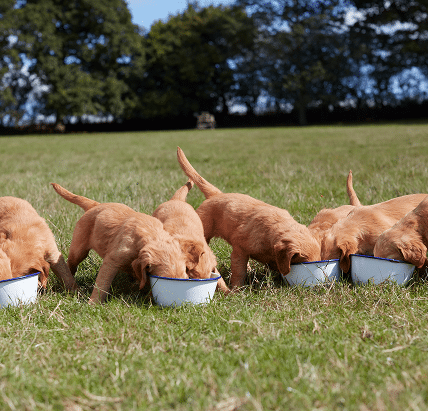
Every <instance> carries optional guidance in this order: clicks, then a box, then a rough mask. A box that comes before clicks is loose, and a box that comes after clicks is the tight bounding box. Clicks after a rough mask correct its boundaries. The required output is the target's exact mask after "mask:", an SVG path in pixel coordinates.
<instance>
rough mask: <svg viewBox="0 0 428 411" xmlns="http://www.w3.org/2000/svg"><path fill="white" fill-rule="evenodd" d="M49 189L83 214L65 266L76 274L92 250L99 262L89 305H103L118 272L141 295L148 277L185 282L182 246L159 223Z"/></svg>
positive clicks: (128, 210)
mask: <svg viewBox="0 0 428 411" xmlns="http://www.w3.org/2000/svg"><path fill="white" fill-rule="evenodd" d="M52 186H53V188H54V189H55V191H56V192H57V193H58V194H59V195H60V196H61V197H63V198H65V199H66V200H68V201H70V202H71V203H74V204H77V205H78V206H80V207H81V208H83V210H84V211H85V214H83V216H82V217H81V218H80V220H79V221H78V222H77V224H76V227H75V229H74V232H73V238H72V240H71V245H70V252H69V255H68V260H67V264H68V266H69V268H70V270H71V273H72V274H73V275H74V274H75V273H76V270H77V266H78V265H79V263H80V262H81V261H83V260H84V259H85V258H86V257H87V255H88V253H89V251H90V250H91V249H93V250H94V251H95V252H96V253H97V254H98V255H99V256H100V257H102V258H103V263H102V265H101V268H100V270H99V272H98V275H97V278H96V281H95V286H94V290H93V292H92V295H91V297H90V299H89V303H92V304H93V303H101V302H103V301H104V300H105V299H106V296H107V294H108V291H109V289H110V286H111V283H112V281H113V279H114V277H115V276H116V274H117V273H118V271H123V272H126V273H129V274H133V275H134V276H135V277H136V278H137V279H138V280H139V282H140V289H142V288H143V287H144V285H145V284H146V281H147V276H146V273H147V272H150V273H152V274H154V275H157V276H162V277H171V278H189V277H188V275H187V274H186V263H185V258H184V255H183V253H182V251H181V247H180V244H179V243H178V241H177V240H176V239H175V238H173V237H172V236H171V235H170V234H169V233H168V232H167V231H165V230H164V228H163V225H162V223H161V222H160V221H159V220H158V219H157V218H155V217H152V216H149V215H147V214H144V213H138V212H137V211H134V210H133V209H131V208H130V207H128V206H126V205H124V204H119V203H98V202H97V201H94V200H91V199H89V198H86V197H83V196H79V195H75V194H73V193H71V192H70V191H67V190H66V189H65V188H63V187H61V186H60V185H59V184H55V183H52Z"/></svg>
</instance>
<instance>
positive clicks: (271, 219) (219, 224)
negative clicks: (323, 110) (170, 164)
mask: <svg viewBox="0 0 428 411" xmlns="http://www.w3.org/2000/svg"><path fill="white" fill-rule="evenodd" d="M177 158H178V162H179V163H180V166H181V168H182V169H183V171H184V173H185V174H186V175H187V176H188V177H189V178H190V179H191V180H192V181H193V182H194V183H195V184H196V185H197V186H198V187H199V189H200V190H201V191H202V193H203V194H204V195H205V198H206V200H204V201H203V202H202V204H201V205H200V206H199V207H198V209H197V210H196V212H197V213H198V215H199V217H200V218H201V221H202V225H203V227H204V234H205V238H206V240H207V242H208V243H209V241H210V240H211V238H213V237H220V238H222V239H224V240H226V241H227V242H228V243H229V244H230V245H231V246H232V249H233V250H232V255H231V271H232V274H231V278H230V286H231V288H232V289H233V290H235V289H237V288H239V287H241V286H242V285H243V284H244V281H245V277H246V274H247V263H248V260H249V258H252V259H254V260H257V261H259V262H261V263H266V264H269V265H270V266H271V267H272V268H275V269H277V270H278V271H279V272H280V273H282V274H288V273H289V272H290V264H291V263H298V262H304V261H313V260H319V259H320V245H319V244H318V242H317V240H316V239H315V238H314V237H313V235H312V234H311V233H310V231H309V230H308V228H307V227H306V226H304V225H302V224H299V223H298V222H297V221H295V220H294V219H293V217H291V215H290V214H289V213H288V211H286V210H284V209H281V208H278V207H274V206H272V205H269V204H266V203H264V202H263V201H260V200H256V199H255V198H252V197H250V196H248V195H245V194H238V193H223V192H222V191H220V190H219V189H218V188H217V187H215V186H213V185H212V184H211V183H209V182H208V181H207V180H205V179H204V178H202V177H201V176H200V175H199V174H198V173H197V172H196V170H195V169H194V168H193V167H192V165H191V164H190V163H189V161H188V160H187V158H186V156H185V155H184V153H183V151H182V150H181V149H180V147H178V149H177Z"/></svg>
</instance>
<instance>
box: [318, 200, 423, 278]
mask: <svg viewBox="0 0 428 411" xmlns="http://www.w3.org/2000/svg"><path fill="white" fill-rule="evenodd" d="M425 197H426V194H410V195H406V196H402V197H397V198H393V199H391V200H388V201H384V202H382V203H378V204H373V205H369V206H360V207H356V208H355V209H354V210H352V211H351V212H350V213H349V214H348V215H347V217H345V218H343V219H341V220H339V221H338V222H337V223H336V224H334V225H333V226H332V227H331V229H330V230H328V232H327V233H326V235H325V241H324V243H323V246H322V248H321V256H322V258H323V259H326V260H328V259H333V258H339V259H340V268H341V269H342V270H343V272H345V273H347V272H348V271H349V268H350V259H349V256H350V254H364V255H373V249H374V246H375V243H376V241H377V239H378V237H379V236H380V235H381V234H382V233H383V232H384V231H385V230H387V229H389V228H391V227H392V226H393V225H394V224H395V223H396V222H397V221H398V220H400V219H401V218H403V217H404V216H405V215H406V214H407V213H408V212H409V211H411V210H413V209H414V208H415V207H416V206H417V205H418V204H419V203H420V202H421V201H422V200H423V199H424V198H425Z"/></svg>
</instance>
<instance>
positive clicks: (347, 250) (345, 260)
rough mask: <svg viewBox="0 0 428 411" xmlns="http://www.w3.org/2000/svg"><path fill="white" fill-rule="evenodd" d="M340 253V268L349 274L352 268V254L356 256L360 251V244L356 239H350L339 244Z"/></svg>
mask: <svg viewBox="0 0 428 411" xmlns="http://www.w3.org/2000/svg"><path fill="white" fill-rule="evenodd" d="M337 247H338V248H339V251H340V257H339V266H340V268H341V270H342V271H343V272H344V273H348V272H349V270H350V268H351V259H350V257H349V256H350V255H351V254H356V253H357V251H358V243H357V240H356V238H354V237H349V238H347V239H345V240H343V241H341V242H338V243H337Z"/></svg>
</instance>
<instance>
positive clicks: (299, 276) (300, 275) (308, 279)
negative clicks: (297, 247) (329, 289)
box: [282, 259, 342, 287]
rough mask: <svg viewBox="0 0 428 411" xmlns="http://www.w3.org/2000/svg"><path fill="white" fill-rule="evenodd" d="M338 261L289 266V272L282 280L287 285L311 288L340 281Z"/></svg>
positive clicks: (311, 262)
mask: <svg viewBox="0 0 428 411" xmlns="http://www.w3.org/2000/svg"><path fill="white" fill-rule="evenodd" d="M341 273H342V271H341V269H340V267H339V260H338V259H337V260H324V261H310V262H306V263H297V264H291V269H290V272H289V273H288V274H287V275H283V276H282V278H283V279H284V281H285V282H286V283H287V284H289V285H303V286H305V287H312V286H314V285H320V284H324V283H326V282H327V283H331V282H334V281H339V280H340V275H341Z"/></svg>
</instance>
